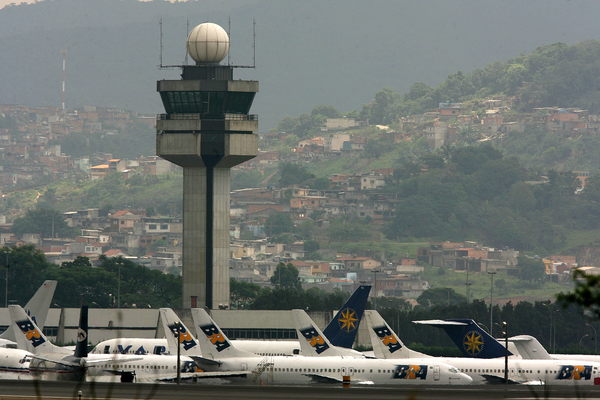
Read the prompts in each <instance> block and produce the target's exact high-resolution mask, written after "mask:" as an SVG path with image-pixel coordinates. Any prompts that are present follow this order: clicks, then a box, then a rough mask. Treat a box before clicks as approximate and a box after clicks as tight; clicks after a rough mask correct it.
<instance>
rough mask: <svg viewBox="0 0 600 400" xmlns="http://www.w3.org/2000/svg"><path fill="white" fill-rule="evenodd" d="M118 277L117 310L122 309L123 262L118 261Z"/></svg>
mask: <svg viewBox="0 0 600 400" xmlns="http://www.w3.org/2000/svg"><path fill="white" fill-rule="evenodd" d="M117 263H118V264H117V265H118V276H117V308H121V262H119V261H117Z"/></svg>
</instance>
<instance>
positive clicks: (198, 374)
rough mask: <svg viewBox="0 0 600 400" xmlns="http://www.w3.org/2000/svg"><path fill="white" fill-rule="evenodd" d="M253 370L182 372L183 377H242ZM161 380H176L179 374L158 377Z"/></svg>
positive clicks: (185, 378)
mask: <svg viewBox="0 0 600 400" xmlns="http://www.w3.org/2000/svg"><path fill="white" fill-rule="evenodd" d="M251 373H252V371H219V372H182V373H181V379H183V380H188V379H208V378H224V379H225V378H242V377H245V376H247V375H250V374H251ZM157 380H158V381H160V382H174V381H176V380H177V375H174V376H166V377H161V378H158V379H157Z"/></svg>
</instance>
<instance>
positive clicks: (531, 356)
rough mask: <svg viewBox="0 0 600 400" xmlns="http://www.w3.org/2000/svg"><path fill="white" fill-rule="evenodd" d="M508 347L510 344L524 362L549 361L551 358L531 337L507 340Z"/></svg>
mask: <svg viewBox="0 0 600 400" xmlns="http://www.w3.org/2000/svg"><path fill="white" fill-rule="evenodd" d="M508 343H509V345H510V344H511V343H512V344H513V345H514V346H515V348H516V350H517V352H518V353H519V355H520V356H521V358H523V359H525V360H551V359H552V356H551V355H550V354H549V353H548V351H547V350H546V349H545V348H544V346H542V344H541V343H540V342H539V341H538V340H537V339H536V338H534V337H533V336H529V335H518V336H513V337H509V338H508Z"/></svg>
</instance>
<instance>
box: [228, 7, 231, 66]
mask: <svg viewBox="0 0 600 400" xmlns="http://www.w3.org/2000/svg"><path fill="white" fill-rule="evenodd" d="M227 36H229V48H231V15H230V16H229V22H228V23H227ZM230 56H231V52H230V51H228V52H227V65H231V59H230Z"/></svg>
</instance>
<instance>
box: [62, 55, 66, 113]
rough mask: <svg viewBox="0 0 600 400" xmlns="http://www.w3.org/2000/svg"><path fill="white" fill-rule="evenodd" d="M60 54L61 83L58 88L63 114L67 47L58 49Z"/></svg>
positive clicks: (64, 107) (64, 108)
mask: <svg viewBox="0 0 600 400" xmlns="http://www.w3.org/2000/svg"><path fill="white" fill-rule="evenodd" d="M60 54H61V55H62V84H61V89H60V108H61V110H62V112H63V114H64V112H65V110H66V105H65V98H66V91H67V49H62V50H61V51H60Z"/></svg>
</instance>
